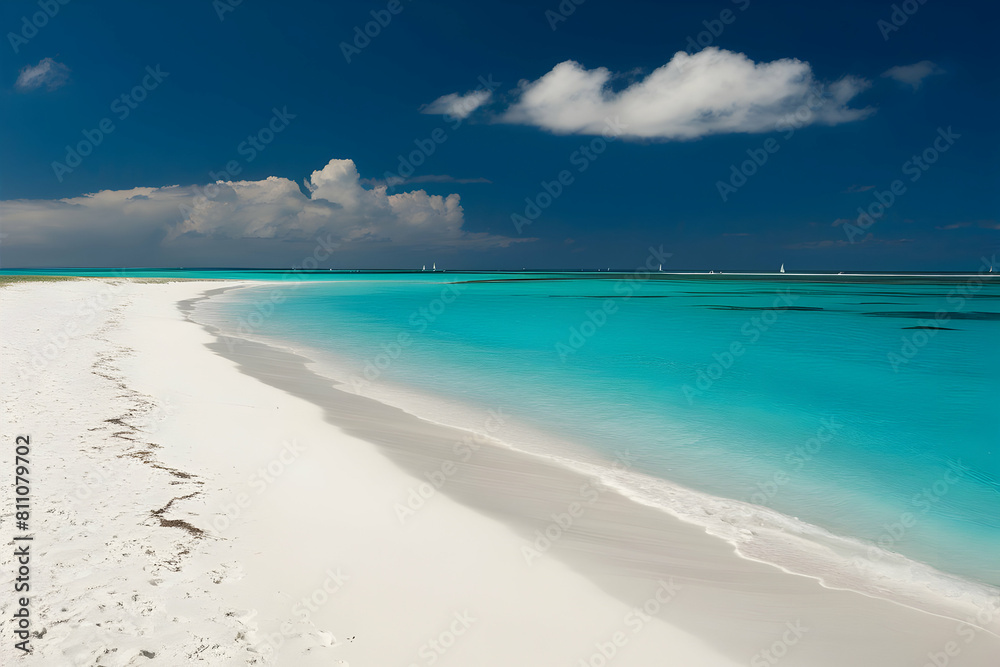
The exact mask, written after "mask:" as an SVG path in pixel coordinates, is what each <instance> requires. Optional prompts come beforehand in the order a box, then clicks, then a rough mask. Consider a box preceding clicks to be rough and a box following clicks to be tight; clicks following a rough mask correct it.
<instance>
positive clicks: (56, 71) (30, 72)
mask: <svg viewBox="0 0 1000 667" xmlns="http://www.w3.org/2000/svg"><path fill="white" fill-rule="evenodd" d="M68 79H69V68H68V67H66V65H63V64H62V63H57V62H56V61H55V60H52V58H42V59H41V60H40V61H39V62H38V64H37V65H27V66H26V67H24V68H22V69H21V74H20V75H18V77H17V81H16V82H14V87H15V88H17V89H18V90H21V91H27V90H36V89H38V88H41V87H42V86H45V88H46V89H47V90H55V89H56V88H58V87H59V86H61V85H63V84H64V83H66V81H67V80H68Z"/></svg>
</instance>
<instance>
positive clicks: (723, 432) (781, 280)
mask: <svg viewBox="0 0 1000 667" xmlns="http://www.w3.org/2000/svg"><path fill="white" fill-rule="evenodd" d="M184 274H185V275H186V276H188V277H190V276H191V273H190V272H184ZM144 275H149V274H144ZM178 277H179V276H178ZM218 277H225V278H254V277H258V278H259V277H263V278H265V279H268V278H270V279H274V274H267V275H261V274H259V273H254V272H239V273H231V272H226V273H220V274H219V275H218ZM501 278H502V279H504V280H502V281H499V282H465V281H484V280H486V281H490V280H493V279H501ZM511 278H517V279H515V280H510V279H511ZM525 278H532V279H525ZM657 278H660V279H657V280H642V279H636V278H635V277H633V276H629V275H615V274H587V275H582V274H516V275H513V276H512V275H510V274H452V273H447V274H442V273H424V274H400V273H385V274H334V275H332V276H331V275H323V276H313V279H314V280H319V281H321V282H319V283H318V284H310V285H299V284H298V283H299V282H300V281H298V280H291V281H289V284H288V285H277V286H275V285H266V286H261V287H255V288H250V289H245V290H238V291H236V292H232V293H229V294H227V295H226V296H224V297H222V298H220V299H217V300H216V301H217V304H216V305H217V307H218V308H222V311H221V316H222V317H223V318H224V320H225V321H226V322H227V323H228V324H229V325H230V329H235V328H237V327H238V326H239V325H240V323H243V325H244V326H246V325H247V323H248V322H252V323H253V324H254V326H253V327H252V329H253V333H254V334H255V335H261V336H271V337H276V338H279V339H281V340H284V341H287V342H290V343H292V344H294V345H296V346H298V347H305V348H312V349H316V350H326V351H328V352H331V353H333V354H335V355H336V356H337V357H338V358H339V359H342V360H346V361H345V363H346V364H347V368H346V372H347V373H348V374H349V375H350V376H351V377H352V378H353V381H354V382H373V383H385V382H388V383H392V384H393V385H400V386H403V387H410V388H413V389H414V390H416V391H418V392H421V393H424V394H430V395H435V396H441V397H444V398H447V399H451V400H453V401H460V402H463V403H466V404H468V405H470V406H473V407H483V409H485V407H493V406H502V407H503V409H504V411H505V412H506V413H507V414H509V415H512V416H513V417H514V418H516V419H517V420H519V421H521V422H523V423H525V424H528V425H530V426H533V427H535V428H537V429H540V430H542V431H545V432H549V433H553V434H557V435H559V436H560V437H562V438H565V439H569V440H571V441H573V442H576V443H579V444H581V445H583V446H586V447H588V448H591V449H593V450H595V451H598V452H603V453H605V454H607V455H608V456H610V455H611V454H612V453H613V452H615V451H618V450H622V449H628V450H630V451H631V452H633V453H634V454H638V458H637V460H636V462H635V464H634V465H635V466H636V467H637V468H638V469H639V470H641V471H643V472H646V473H649V474H652V475H655V476H658V477H662V478H664V479H668V480H670V481H672V482H676V483H679V484H682V485H684V486H687V487H689V488H693V489H695V490H698V491H703V492H706V493H711V494H713V495H716V496H721V497H724V498H733V499H737V500H744V501H749V502H753V503H756V504H763V505H766V506H769V507H771V508H773V509H775V510H777V511H779V512H781V513H784V514H786V515H790V516H795V517H798V518H799V519H802V520H804V521H807V522H809V523H811V524H814V525H817V526H820V527H822V528H824V529H826V530H828V531H831V532H833V533H835V534H838V535H844V536H851V537H856V538H860V539H862V540H865V541H870V542H872V543H876V544H880V545H881V546H883V547H886V548H888V549H891V550H893V551H897V552H899V553H902V554H904V555H906V556H909V557H910V558H913V559H916V560H918V561H921V562H924V563H928V564H930V565H932V566H934V567H936V568H938V569H941V570H944V571H946V572H951V573H956V574H960V575H963V576H965V577H967V578H970V579H974V580H978V581H981V582H986V583H990V584H993V585H1000V556H998V554H1000V410H998V409H997V406H998V401H997V396H998V392H997V389H998V386H1000V349H998V345H997V343H998V340H1000V337H998V332H1000V283H997V282H992V283H990V282H988V281H985V280H984V279H980V278H958V277H952V278H949V279H937V278H928V277H924V278H909V279H900V278H891V277H874V278H869V279H858V278H852V279H850V281H849V282H844V280H845V279H844V278H836V277H830V278H817V279H809V278H803V277H801V276H784V277H779V276H755V277H744V278H737V277H733V276H726V277H724V278H723V277H719V276H697V277H696V276H686V277H677V276H672V277H669V278H666V277H665V276H657ZM273 290H279V292H280V293H281V294H282V295H283V297H284V300H283V301H282V302H281V303H279V304H277V305H275V306H274V308H273V312H271V313H270V315H269V316H268V317H261V318H257V317H255V316H253V313H254V312H255V310H258V311H259V309H260V307H261V306H260V304H261V303H263V302H265V301H266V298H265V295H267V294H270V293H271V292H272V291H273ZM935 313H942V314H943V316H940V317H939V319H938V320H937V321H934V320H933V318H934V314H935ZM920 326H933V327H941V328H940V329H921V328H916V329H914V328H908V327H920Z"/></svg>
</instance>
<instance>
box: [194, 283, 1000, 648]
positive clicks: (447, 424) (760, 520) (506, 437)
mask: <svg viewBox="0 0 1000 667" xmlns="http://www.w3.org/2000/svg"><path fill="white" fill-rule="evenodd" d="M230 289H251V290H254V289H260V287H259V286H257V285H255V284H254V283H250V284H246V285H241V286H238V287H236V288H224V289H218V290H211V291H209V292H206V293H205V294H204V295H203V297H202V298H199V299H196V300H190V301H188V302H186V303H185V305H184V310H185V311H186V312H187V315H188V316H189V318H190V317H191V314H192V311H193V309H194V308H193V303H194V302H195V301H197V302H198V303H204V302H205V301H207V300H209V299H211V298H213V297H215V296H221V294H222V293H224V292H226V291H229V290H230ZM261 298H264V297H263V296H262V295H261ZM195 321H196V322H197V320H195ZM241 321H242V320H241ZM197 323H199V325H200V326H205V327H207V330H210V331H215V327H214V326H213V325H207V324H206V323H204V322H197ZM215 335H217V336H219V337H221V338H222V339H223V340H226V341H227V349H228V351H229V354H228V355H226V354H225V353H224V356H229V357H230V358H232V359H233V360H236V361H239V360H240V358H241V355H239V354H232V352H233V345H234V343H235V341H237V340H244V338H243V336H244V335H245V334H236V335H233V334H232V333H229V332H227V333H225V334H223V333H220V332H218V331H216V334H215ZM247 339H248V340H250V341H251V342H252V343H253V344H256V345H262V346H264V347H269V348H274V349H276V350H279V351H281V352H282V353H289V354H291V355H292V357H298V358H301V359H298V360H295V361H293V362H292V363H294V364H296V365H299V364H300V363H301V364H302V365H303V366H304V370H302V369H300V371H299V372H305V373H312V374H315V375H318V376H320V377H321V378H322V380H323V381H324V382H327V383H329V384H330V385H331V386H332V387H333V388H335V389H337V390H339V391H341V392H343V393H347V394H349V395H351V396H358V397H362V398H365V399H367V400H369V401H373V402H374V403H376V404H379V405H388V406H391V407H392V408H393V409H401V410H402V411H403V412H404V413H407V414H408V415H411V416H414V418H416V419H418V420H420V421H422V422H430V423H432V424H435V425H438V426H441V427H443V428H452V429H457V430H458V431H461V432H466V431H469V432H477V431H478V432H480V433H482V432H483V431H485V435H483V437H484V438H485V437H486V436H487V435H488V436H490V437H489V438H488V440H489V441H490V442H492V446H497V447H501V448H502V449H504V450H508V451H511V452H517V453H519V454H521V455H525V456H527V457H529V458H530V459H532V460H534V459H538V460H543V461H546V462H548V463H553V464H555V465H557V466H560V467H562V468H567V469H570V470H572V471H574V472H575V473H577V474H580V475H582V476H584V477H586V478H587V479H594V478H597V479H599V480H600V481H601V483H602V484H604V485H607V486H609V487H612V488H614V489H615V490H616V491H617V492H619V493H621V494H622V495H623V496H625V497H627V498H629V499H630V500H631V501H632V502H635V503H637V504H640V505H644V506H647V507H650V508H653V509H656V510H657V511H660V512H664V513H667V514H669V515H670V516H671V517H673V518H676V519H678V520H681V521H683V522H684V523H686V524H689V525H694V526H697V527H699V528H700V529H702V530H704V531H705V532H706V533H708V534H709V535H712V536H714V537H716V538H718V539H720V540H723V541H724V542H726V543H727V544H728V545H730V546H731V547H732V548H733V549H734V550H735V552H736V553H738V554H739V555H740V556H741V557H743V558H745V559H749V560H753V561H757V562H760V563H763V564H766V565H770V566H772V567H776V568H778V569H780V570H782V571H784V572H787V573H789V574H794V575H798V576H803V577H808V578H811V579H815V580H817V581H818V582H819V583H820V584H821V585H822V586H823V587H825V588H828V589H831V590H842V591H851V592H855V593H859V594H862V595H866V596H868V597H872V598H876V599H882V600H888V601H890V602H894V603H897V604H901V605H903V606H907V607H911V608H914V609H917V610H922V611H929V612H931V613H939V614H942V615H945V616H947V615H949V614H955V613H961V612H964V613H972V614H974V613H975V612H976V610H978V609H979V608H982V607H984V606H987V607H988V606H989V605H991V604H993V605H1000V588H997V587H996V586H994V585H992V584H990V583H987V582H984V581H981V580H978V579H975V578H971V577H966V576H963V575H961V574H956V573H953V572H949V571H945V570H939V569H937V568H935V567H934V566H932V565H929V564H926V563H924V562H921V561H919V560H915V559H913V558H912V557H909V556H906V555H903V554H899V553H897V552H894V551H888V550H885V549H883V548H880V547H879V546H877V545H875V544H871V543H868V542H865V541H863V540H860V539H858V538H854V537H851V536H849V535H843V534H837V533H832V532H829V531H828V530H827V529H824V528H822V527H820V526H818V525H814V524H812V523H808V522H806V521H803V520H800V519H799V518H798V517H793V516H791V515H788V514H783V513H781V512H780V511H778V510H776V509H773V508H771V507H767V506H761V505H754V504H750V503H747V502H746V501H743V500H738V499H734V498H729V497H725V496H718V495H713V494H711V493H709V492H705V491H697V490H694V489H691V488H689V487H686V486H684V485H682V484H680V483H677V482H673V481H670V480H667V479H664V478H661V477H657V476H654V475H651V474H649V473H644V472H640V471H638V470H635V469H632V468H631V467H630V466H626V467H624V468H621V467H618V468H615V467H614V466H613V465H612V464H613V461H612V460H611V459H608V458H607V457H605V456H604V455H603V454H599V453H597V452H595V451H593V450H590V449H588V448H585V447H582V446H580V445H578V444H577V443H573V442H570V441H568V440H565V439H564V438H565V436H554V435H552V434H551V433H550V432H543V431H539V430H537V429H535V428H533V427H525V426H524V425H523V424H517V428H511V426H512V424H511V422H515V421H516V420H513V419H508V420H507V422H505V423H504V424H503V427H504V428H502V429H500V428H496V429H494V428H493V427H492V426H491V425H490V423H489V416H488V415H489V413H491V412H493V410H494V409H500V408H501V407H502V406H494V408H493V409H491V410H490V411H484V410H482V409H480V410H473V409H471V408H468V406H465V405H462V404H460V403H456V402H455V401H453V400H451V399H447V400H446V399H443V398H441V397H437V396H434V395H432V394H429V393H426V392H424V393H421V392H417V393H414V390H412V389H410V388H407V387H404V386H402V385H395V384H392V383H388V382H385V381H382V380H379V381H377V382H376V381H371V382H365V383H364V390H362V387H359V386H356V385H355V384H354V383H353V382H352V378H353V379H356V378H354V376H352V375H351V373H350V371H349V370H347V369H348V368H349V367H348V366H347V365H346V364H347V360H346V359H338V358H336V357H335V356H333V357H331V355H330V353H328V352H323V351H320V350H315V349H311V348H309V347H307V346H302V345H299V344H292V343H289V342H287V341H283V340H280V339H275V338H272V337H268V336H257V335H251V336H247ZM320 360H322V361H320ZM251 366H252V364H251ZM250 374H251V375H253V372H252V368H251V372H250ZM370 387H378V390H377V391H369V389H370ZM306 400H309V399H308V398H307V399H306ZM431 415H433V416H431ZM444 415H446V416H444ZM484 419H485V420H486V421H484ZM334 421H335V422H336V419H334ZM361 437H363V438H364V437H365V436H364V434H361ZM540 440H544V441H545V445H544V446H541V447H540V446H539V442H540ZM555 442H558V443H559V445H558V446H556V447H553V446H552V445H553V444H554V443H555ZM529 443H530V444H529ZM453 458H454V457H453ZM435 470H436V468H435ZM411 472H415V473H419V472H420V471H411ZM425 472H426V471H425ZM994 601H996V602H994ZM993 632H994V633H1000V624H996V625H995V627H994V630H993Z"/></svg>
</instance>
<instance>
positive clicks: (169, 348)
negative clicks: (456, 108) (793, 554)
mask: <svg viewBox="0 0 1000 667" xmlns="http://www.w3.org/2000/svg"><path fill="white" fill-rule="evenodd" d="M237 285H238V283H231V282H218V283H211V282H207V281H206V282H201V281H185V282H138V281H128V280H102V279H88V280H73V281H59V282H37V283H19V284H12V285H6V286H0V344H2V357H0V398H2V409H0V424H2V438H3V443H4V447H3V449H2V452H3V454H2V456H0V465H2V466H3V468H2V474H3V475H5V476H9V475H12V474H13V470H14V456H13V442H14V438H15V437H16V436H17V435H22V434H24V435H30V437H31V443H32V447H31V450H32V454H31V466H30V479H31V488H32V504H33V508H32V512H31V518H30V532H31V533H32V534H33V536H34V540H33V542H32V545H31V549H32V560H31V582H30V583H31V591H30V595H31V602H30V609H31V613H32V616H31V623H32V625H31V631H32V633H33V634H32V636H31V639H30V643H31V646H32V648H33V649H34V652H33V654H32V655H31V656H30V657H23V656H21V655H20V653H21V652H20V651H19V650H18V649H16V648H15V647H14V644H15V641H17V640H16V639H14V637H15V635H14V630H15V627H14V621H12V614H13V613H14V609H15V606H16V599H15V594H14V593H13V592H12V591H13V584H14V574H13V572H14V570H15V562H14V558H13V547H10V548H6V549H4V551H3V552H2V553H3V555H2V556H0V582H2V590H3V593H2V594H0V637H2V640H0V642H2V643H0V656H2V659H0V663H2V664H5V665H6V664H32V665H34V664H38V665H95V666H96V665H104V666H107V667H112V666H120V665H142V664H146V663H147V662H148V663H152V664H163V665H185V664H189V663H191V662H195V661H203V662H205V663H207V664H212V665H216V664H217V665H272V664H273V665H292V666H298V665H304V666H308V665H352V666H354V667H357V666H359V665H376V666H380V667H382V666H386V667H391V666H393V665H399V666H400V667H408V666H412V665H416V666H423V665H443V666H445V667H448V666H471V665H475V666H478V667H487V666H492V665H496V666H501V665H502V666H505V667H506V666H508V665H524V666H528V665H530V666H536V665H537V666H539V667H542V666H546V667H548V666H556V665H566V666H567V667H577V666H584V665H590V666H592V667H602V666H604V665H616V666H617V665H622V666H652V665H683V666H685V667H687V666H692V667H693V666H712V667H715V666H719V667H724V666H726V665H751V667H757V666H759V665H769V666H770V665H777V664H779V663H780V664H781V665H783V666H784V665H788V666H795V665H801V666H806V665H808V666H826V665H829V666H831V667H832V666H837V667H840V666H848V665H850V666H862V667H866V666H872V667H884V666H890V665H912V666H914V667H923V665H935V666H936V667H943V666H944V665H958V666H963V667H988V666H995V665H996V664H997V661H998V656H1000V600H997V601H996V604H995V606H986V607H983V608H981V609H979V610H970V608H969V607H968V605H965V604H959V603H958V602H955V603H954V604H953V603H952V602H951V601H949V600H945V599H941V600H937V601H935V603H934V604H933V605H928V606H927V608H925V609H921V608H917V607H913V606H904V605H901V604H897V603H895V602H891V601H889V600H887V599H878V598H875V597H871V596H866V595H862V594H859V593H855V592H852V591H844V590H832V589H829V588H825V587H824V586H822V585H820V583H819V582H818V581H817V580H815V579H813V578H810V577H804V576H799V575H795V574H790V573H787V572H785V571H782V570H780V569H778V568H776V567H773V566H771V565H767V564H764V563H760V562H757V561H754V560H749V559H746V558H743V557H741V556H739V555H737V554H736V553H735V550H734V548H733V547H732V546H731V545H730V544H729V543H727V542H725V541H723V540H721V539H719V538H717V537H714V536H712V535H708V534H706V533H705V532H704V530H702V529H701V528H698V527H697V526H694V525H691V524H687V523H684V522H682V521H680V520H678V519H676V518H674V517H671V516H669V515H667V514H666V513H664V512H660V511H658V510H655V509H653V508H650V507H645V506H642V505H639V504H637V503H635V502H633V501H630V500H628V499H627V498H625V497H623V496H621V495H620V494H618V493H616V492H615V491H613V490H611V489H607V488H604V487H601V486H599V485H593V483H592V482H589V481H588V480H587V479H586V478H583V477H581V476H580V474H579V473H577V472H573V471H571V470H566V469H562V468H559V467H558V466H556V465H554V464H553V463H552V462H547V461H544V460H541V459H537V460H536V459H533V458H532V457H530V456H528V455H522V454H520V453H517V452H512V451H510V450H507V449H505V448H502V447H494V446H492V445H490V444H488V443H486V444H483V445H481V450H479V451H478V452H477V453H476V456H475V457H474V458H472V459H471V461H470V462H469V463H467V464H463V465H462V466H461V469H460V471H459V472H458V473H456V474H454V475H451V474H450V473H449V475H448V478H447V483H445V484H443V485H442V488H441V490H440V491H434V492H433V493H432V494H428V495H429V496H430V497H429V498H428V499H427V500H426V502H425V503H424V505H423V506H422V507H420V508H419V509H418V510H417V511H416V512H415V513H414V514H413V515H412V516H407V517H406V520H405V521H401V520H400V518H399V516H398V509H397V504H398V503H399V502H400V501H401V500H403V499H405V498H407V495H408V493H410V491H411V490H412V489H417V488H418V487H419V486H420V485H421V483H423V482H427V481H428V479H429V478H428V477H427V473H432V477H433V472H434V471H440V470H442V469H443V468H442V466H445V465H447V464H448V463H449V461H452V460H453V458H454V457H453V454H451V452H453V449H452V444H453V442H454V441H455V440H456V439H460V438H461V437H462V435H463V434H461V433H457V432H454V431H452V430H450V429H448V428H447V427H443V426H441V425H436V424H430V423H428V422H422V421H420V420H418V419H416V418H415V417H413V416H412V415H407V414H406V413H402V412H401V411H398V410H394V409H392V408H388V407H386V406H379V405H372V402H371V401H369V400H368V399H363V398H362V397H358V396H354V395H351V394H348V393H345V392H340V391H337V390H335V389H333V388H332V387H330V386H329V383H328V382H326V383H324V382H323V381H322V380H320V379H318V378H317V377H316V376H314V375H310V374H308V373H304V372H300V370H301V369H299V368H298V367H297V366H299V365H301V361H300V360H297V359H295V358H293V357H291V355H288V354H287V353H283V352H278V351H273V350H270V349H265V348H256V347H254V346H252V345H248V346H246V347H245V348H244V349H243V353H242V354H243V358H242V360H241V361H239V362H238V361H236V360H234V358H236V357H234V358H227V357H226V356H223V355H221V354H218V353H217V352H216V351H213V349H212V348H213V347H214V348H218V346H219V343H218V342H217V341H216V339H215V337H214V336H212V335H211V333H210V332H209V331H207V330H206V329H205V328H203V327H201V326H199V325H198V324H196V323H194V322H191V321H189V320H188V319H186V317H185V315H184V314H183V312H182V311H181V309H180V308H179V307H178V303H179V302H181V301H183V300H190V299H195V298H198V297H199V296H201V295H202V294H203V293H204V292H205V291H206V290H209V289H217V288H220V287H229V286H237ZM255 376H257V377H255ZM258 377H264V378H265V379H267V380H268V381H266V382H265V381H261V380H260V379H258ZM307 399H310V400H307ZM587 484H592V486H589V487H587V488H586V489H585V488H584V487H585V485H587ZM5 488H6V490H5V492H4V496H3V500H2V502H3V506H2V508H0V516H2V517H3V523H2V526H3V540H4V542H5V544H8V545H10V544H12V541H11V540H12V537H13V536H14V534H15V533H16V532H17V531H15V529H14V527H13V489H12V485H9V484H6V485H5ZM571 513H572V520H570V521H568V522H567V521H566V519H565V517H566V516H567V515H570V514H571ZM560 522H565V526H564V528H559V529H558V530H553V532H552V534H553V535H557V537H556V539H554V540H553V541H552V544H551V546H549V547H547V548H545V549H544V551H543V552H541V553H539V554H538V555H537V557H532V558H526V557H525V548H526V546H532V545H534V546H537V545H538V543H537V542H536V541H535V537H534V536H535V535H536V533H535V531H536V530H542V531H544V530H546V528H548V527H550V526H551V525H552V524H553V523H555V524H557V525H559V523H560ZM528 561H530V562H528ZM888 593H889V592H887V597H889V595H888ZM973 611H978V612H979V619H978V620H977V619H976V618H975V616H974V615H973V613H972V612H973ZM969 621H971V622H969ZM15 660H16V662H15Z"/></svg>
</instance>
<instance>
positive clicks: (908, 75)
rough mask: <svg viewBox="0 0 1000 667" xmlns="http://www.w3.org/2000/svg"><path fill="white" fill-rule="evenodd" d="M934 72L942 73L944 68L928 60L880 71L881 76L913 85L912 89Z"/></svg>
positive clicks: (918, 86) (915, 88) (916, 87)
mask: <svg viewBox="0 0 1000 667" xmlns="http://www.w3.org/2000/svg"><path fill="white" fill-rule="evenodd" d="M934 74H944V70H943V69H942V68H940V67H938V66H937V65H935V64H934V63H932V62H931V61H930V60H921V61H920V62H918V63H913V64H912V65H897V66H896V67H890V68H889V69H887V70H886V71H884V72H882V76H884V77H888V78H890V79H895V80H896V81H899V82H900V83H905V84H907V85H910V86H913V90H917V89H918V88H920V86H921V85H923V83H924V79H926V78H927V77H929V76H932V75H934Z"/></svg>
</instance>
